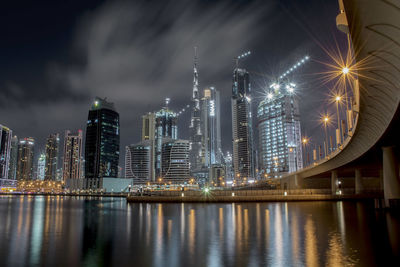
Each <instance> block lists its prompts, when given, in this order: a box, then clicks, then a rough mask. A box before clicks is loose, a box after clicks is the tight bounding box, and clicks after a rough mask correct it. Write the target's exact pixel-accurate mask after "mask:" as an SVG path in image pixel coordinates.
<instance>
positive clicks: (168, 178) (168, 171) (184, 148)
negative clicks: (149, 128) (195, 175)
mask: <svg viewBox="0 0 400 267" xmlns="http://www.w3.org/2000/svg"><path fill="white" fill-rule="evenodd" d="M189 166H190V164H189V141H187V140H172V139H170V140H164V142H163V144H162V173H161V175H162V176H161V177H162V182H171V183H183V182H186V181H188V180H189V178H190V167H189Z"/></svg>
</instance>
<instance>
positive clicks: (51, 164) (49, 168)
mask: <svg viewBox="0 0 400 267" xmlns="http://www.w3.org/2000/svg"><path fill="white" fill-rule="evenodd" d="M59 146H60V135H59V134H58V133H55V134H50V135H49V137H48V138H47V140H46V169H45V175H44V179H45V180H48V181H55V180H56V176H57V168H58V152H59Z"/></svg>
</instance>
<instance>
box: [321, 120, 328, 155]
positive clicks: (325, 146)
mask: <svg viewBox="0 0 400 267" xmlns="http://www.w3.org/2000/svg"><path fill="white" fill-rule="evenodd" d="M322 120H323V122H324V129H325V141H324V148H325V157H326V156H327V154H328V153H327V152H328V147H327V145H328V130H327V126H328V123H329V120H330V118H329V116H328V115H325V116H324V117H323V119H322Z"/></svg>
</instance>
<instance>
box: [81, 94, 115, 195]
mask: <svg viewBox="0 0 400 267" xmlns="http://www.w3.org/2000/svg"><path fill="white" fill-rule="evenodd" d="M119 134H120V132H119V114H118V113H117V112H116V110H115V107H114V104H113V103H111V102H108V101H107V100H106V99H102V98H99V97H96V99H95V101H94V102H93V104H92V107H91V109H90V110H89V115H88V121H87V126H86V142H85V178H86V180H85V185H84V186H85V188H87V189H98V188H100V186H101V184H100V178H103V177H117V175H118V161H119V140H120V135H119Z"/></svg>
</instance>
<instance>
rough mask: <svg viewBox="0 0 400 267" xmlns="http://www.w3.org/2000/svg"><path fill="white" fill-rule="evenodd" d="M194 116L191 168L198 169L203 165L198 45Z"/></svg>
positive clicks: (191, 126)
mask: <svg viewBox="0 0 400 267" xmlns="http://www.w3.org/2000/svg"><path fill="white" fill-rule="evenodd" d="M194 49H195V50H194V65H193V90H192V117H191V120H190V126H189V130H190V165H191V166H190V168H191V169H192V170H194V171H197V170H199V169H201V168H202V167H203V162H202V132H201V121H200V117H201V110H200V95H199V77H198V72H197V47H195V48H194Z"/></svg>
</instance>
